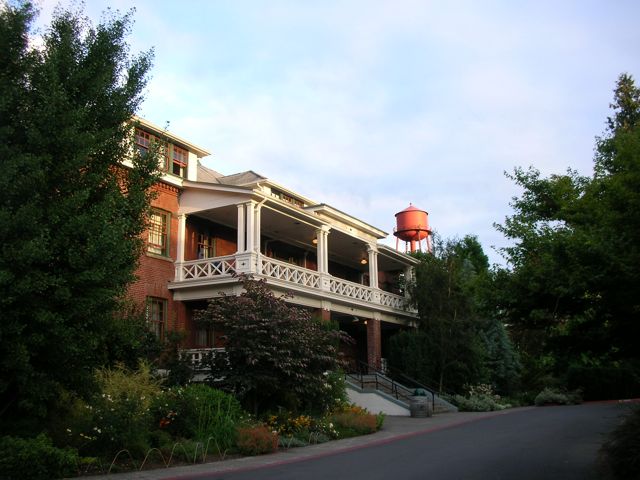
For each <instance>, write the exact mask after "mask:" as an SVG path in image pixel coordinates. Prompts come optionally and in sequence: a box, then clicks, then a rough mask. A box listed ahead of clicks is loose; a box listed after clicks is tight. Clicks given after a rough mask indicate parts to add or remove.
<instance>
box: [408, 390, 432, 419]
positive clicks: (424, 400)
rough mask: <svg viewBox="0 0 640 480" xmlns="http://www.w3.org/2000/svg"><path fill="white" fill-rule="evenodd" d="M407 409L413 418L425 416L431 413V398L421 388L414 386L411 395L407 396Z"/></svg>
mask: <svg viewBox="0 0 640 480" xmlns="http://www.w3.org/2000/svg"><path fill="white" fill-rule="evenodd" d="M409 411H410V412H411V416H412V417H413V418H427V417H430V416H432V415H433V410H432V408H431V398H430V397H428V396H427V392H426V391H425V390H423V389H422V388H416V390H415V391H414V392H413V396H412V397H409Z"/></svg>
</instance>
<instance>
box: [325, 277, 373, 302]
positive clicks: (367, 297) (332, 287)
mask: <svg viewBox="0 0 640 480" xmlns="http://www.w3.org/2000/svg"><path fill="white" fill-rule="evenodd" d="M329 291H330V292H331V293H336V294H338V295H342V296H345V297H349V298H354V299H356V300H364V301H365V302H371V301H372V300H373V289H372V288H369V287H366V286H364V285H360V284H359V283H353V282H348V281H346V280H340V279H338V278H332V279H331V280H330V281H329Z"/></svg>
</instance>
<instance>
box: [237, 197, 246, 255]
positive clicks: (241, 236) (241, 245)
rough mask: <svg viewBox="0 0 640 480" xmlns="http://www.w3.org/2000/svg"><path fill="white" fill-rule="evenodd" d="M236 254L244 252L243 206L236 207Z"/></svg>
mask: <svg viewBox="0 0 640 480" xmlns="http://www.w3.org/2000/svg"><path fill="white" fill-rule="evenodd" d="M237 241H238V253H241V252H244V251H245V250H246V244H245V230H244V204H243V203H241V204H239V205H238V240H237Z"/></svg>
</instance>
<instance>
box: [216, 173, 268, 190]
mask: <svg viewBox="0 0 640 480" xmlns="http://www.w3.org/2000/svg"><path fill="white" fill-rule="evenodd" d="M266 179H267V177H263V176H262V175H260V174H258V173H256V172H254V171H253V170H247V171H246V172H240V173H234V174H233V175H225V176H223V177H220V178H218V182H220V183H222V184H224V185H237V186H241V185H251V184H254V183H258V182H260V181H264V180H266Z"/></svg>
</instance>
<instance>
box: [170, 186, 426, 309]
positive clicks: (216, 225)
mask: <svg viewBox="0 0 640 480" xmlns="http://www.w3.org/2000/svg"><path fill="white" fill-rule="evenodd" d="M202 193H203V192H197V191H195V190H189V189H187V190H186V191H185V192H183V194H182V195H183V197H182V199H181V211H182V212H183V213H182V214H181V215H179V217H178V220H179V222H178V224H179V231H178V255H177V257H178V258H177V259H176V264H175V278H174V281H173V282H171V283H170V285H169V288H170V289H171V290H173V292H174V298H176V299H177V300H183V301H186V300H201V299H206V298H211V297H214V296H217V295H219V293H220V292H228V293H230V292H237V285H238V282H237V279H236V278H235V276H236V275H238V274H243V273H244V274H249V275H252V276H253V277H254V278H258V279H266V280H267V282H268V284H269V285H270V286H271V287H272V288H274V289H275V290H278V291H281V292H285V291H287V292H290V293H291V294H292V295H293V299H292V301H294V302H295V303H297V304H300V305H305V306H309V307H316V308H325V309H330V310H332V311H339V312H340V311H341V312H343V313H345V314H353V315H367V314H368V313H373V312H378V314H380V315H383V316H385V317H388V318H401V319H402V318H404V319H405V320H412V319H414V318H415V317H416V312H415V311H414V310H413V309H412V308H411V307H410V306H409V302H408V301H407V300H408V299H407V297H406V289H405V288H404V284H405V282H406V280H407V279H408V278H410V277H411V276H412V266H413V265H415V263H416V260H415V259H413V258H412V257H409V256H407V255H406V254H404V253H399V252H396V251H395V250H393V249H391V248H390V247H387V246H384V245H379V244H378V243H377V237H380V236H381V234H383V233H384V232H380V231H379V230H376V229H374V227H370V226H368V225H366V224H360V225H358V224H356V223H355V222H351V224H350V223H349V221H348V220H349V218H350V217H348V216H347V215H345V214H342V213H341V212H338V211H335V210H331V211H330V207H327V206H320V207H321V208H320V207H319V206H314V207H313V210H311V209H307V208H305V207H304V206H303V205H297V204H292V203H291V202H286V201H282V200H281V199H279V198H274V197H273V196H263V197H262V198H260V197H258V199H256V200H254V199H253V198H251V197H252V196H253V197H254V198H255V191H254V190H250V191H247V190H242V189H236V190H235V191H229V189H228V188H227V189H226V190H225V191H224V192H219V195H217V196H216V198H215V202H212V201H211V198H212V197H211V196H210V197H209V199H208V200H207V201H205V199H204V197H202V196H201V195H202ZM242 193H243V194H244V195H238V194H242ZM242 197H244V198H242ZM258 200H259V201H258ZM207 203H208V205H209V208H206V206H205V205H206V204H207ZM184 205H192V207H191V208H186V207H184ZM203 207H204V208H203ZM319 211H321V212H320V213H318V212H319ZM329 215H335V216H336V219H335V221H332V219H331V218H329ZM340 216H342V217H344V218H340Z"/></svg>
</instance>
